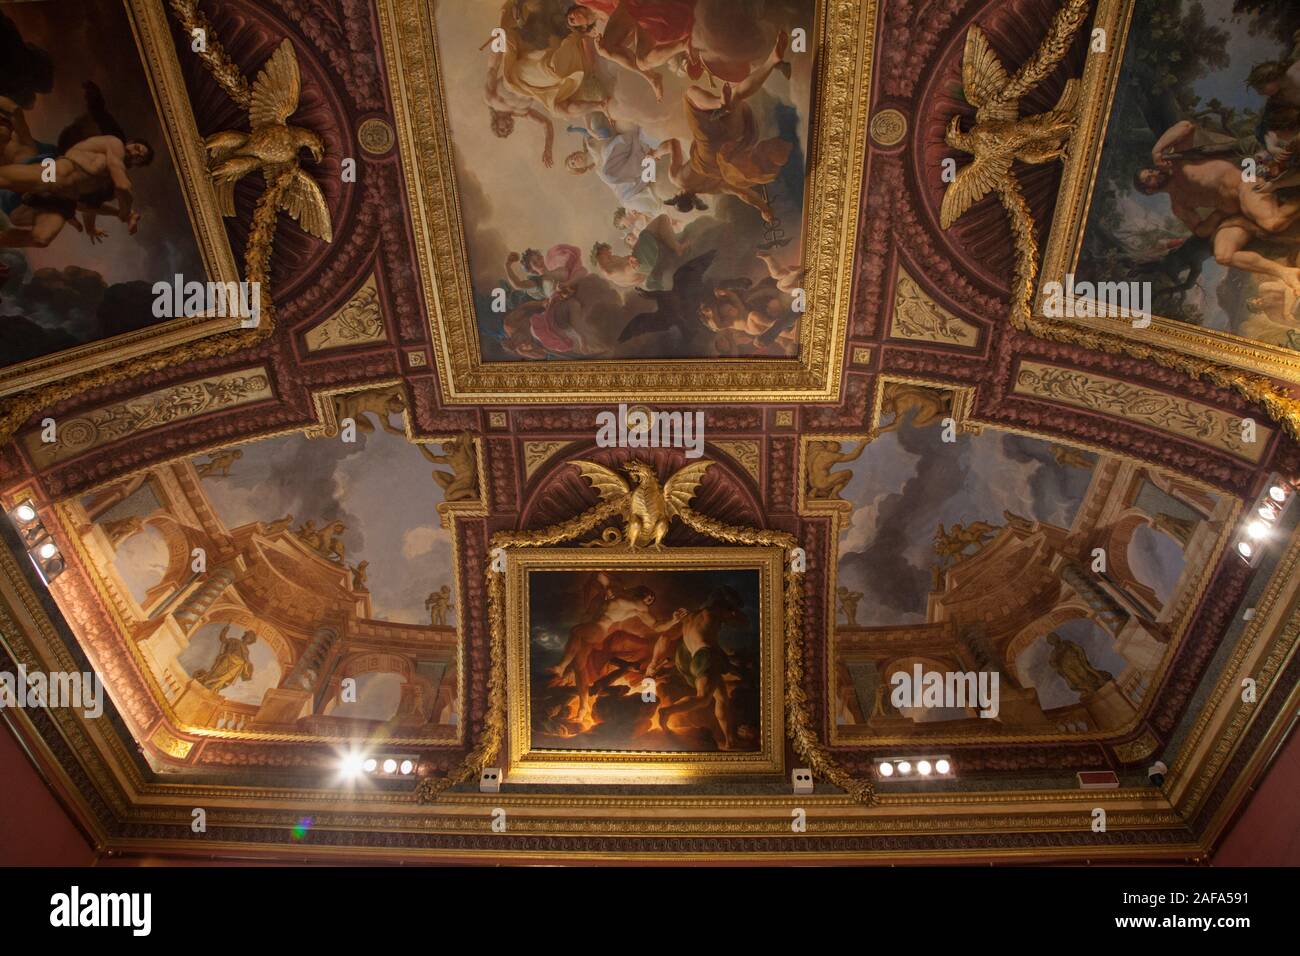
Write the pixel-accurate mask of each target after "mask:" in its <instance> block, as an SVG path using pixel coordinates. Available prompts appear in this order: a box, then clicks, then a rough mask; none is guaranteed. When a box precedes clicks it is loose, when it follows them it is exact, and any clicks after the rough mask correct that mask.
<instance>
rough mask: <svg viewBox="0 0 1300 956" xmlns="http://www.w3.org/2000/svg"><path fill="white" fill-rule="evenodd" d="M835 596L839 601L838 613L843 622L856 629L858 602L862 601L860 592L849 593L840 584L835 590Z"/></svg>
mask: <svg viewBox="0 0 1300 956" xmlns="http://www.w3.org/2000/svg"><path fill="white" fill-rule="evenodd" d="M835 596H836V598H837V599H838V600H839V605H840V613H842V614H843V615H844V620H845V621H846V622H847V623H848V625H849V626H850V627H856V626H857V624H858V602H859V601H860V600H862V592H861V591H850V590H849V589H848V588H846V587H845V586H844V585H842V584H841V585H840V586H839V587H838V588H836V590H835Z"/></svg>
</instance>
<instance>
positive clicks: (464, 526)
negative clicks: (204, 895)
mask: <svg viewBox="0 0 1300 956" xmlns="http://www.w3.org/2000/svg"><path fill="white" fill-rule="evenodd" d="M84 7H85V11H84V16H83V17H82V18H81V19H79V20H77V22H76V26H75V28H67V29H64V28H60V30H59V32H57V33H56V32H55V29H54V26H53V20H52V19H51V18H52V17H53V9H54V4H53V2H49V3H47V2H45V0H35V2H23V3H13V2H4V0H0V44H3V45H4V49H5V50H6V51H8V53H9V55H8V56H7V57H5V58H3V59H4V63H5V65H4V66H0V151H3V152H4V157H3V162H0V211H2V212H3V213H4V217H5V218H4V224H3V228H0V245H2V246H4V247H5V248H4V249H3V250H0V270H2V271H0V299H3V303H2V304H0V307H2V310H3V316H4V318H5V321H4V322H3V323H0V326H2V327H3V328H2V330H0V342H3V343H4V347H3V349H2V350H0V352H2V356H3V359H2V361H0V393H3V397H2V398H0V506H3V510H4V511H5V513H6V515H7V518H6V519H5V520H3V521H0V536H2V537H3V541H4V547H3V548H0V634H2V635H3V640H2V641H0V671H6V672H12V671H14V670H15V669H16V668H18V667H19V666H20V665H21V666H22V667H24V668H26V669H27V670H28V671H36V670H41V671H47V672H64V671H77V672H82V671H85V672H91V671H93V673H95V674H96V675H98V677H99V679H101V680H102V681H103V685H104V687H105V690H106V703H105V708H104V715H103V716H102V717H100V718H92V717H88V716H86V715H85V714H83V713H82V712H81V711H78V710H73V709H69V708H58V707H49V708H32V707H28V708H25V709H21V710H18V709H13V708H8V709H5V710H4V718H5V720H6V722H7V723H8V724H9V725H10V726H11V727H12V728H13V729H14V730H15V731H16V732H17V733H18V735H19V736H20V737H21V738H22V740H23V741H24V743H25V746H26V747H27V749H28V750H29V751H30V752H31V753H32V754H33V758H34V759H35V760H36V761H37V763H38V764H39V765H40V766H41V767H42V768H43V769H44V770H46V771H47V772H48V775H49V776H50V778H51V779H54V780H57V789H58V790H59V792H60V793H61V794H62V795H63V797H64V798H65V799H66V802H67V803H68V805H69V806H70V807H72V808H73V811H74V813H75V815H76V816H77V819H78V821H79V823H80V825H81V826H82V827H84V828H85V829H86V831H87V832H89V833H91V834H93V835H94V837H95V839H96V841H97V842H98V844H99V845H101V846H103V847H106V848H110V849H112V850H114V851H115V852H116V851H121V852H126V853H140V852H148V851H150V850H151V849H152V850H156V851H157V852H167V853H171V854H177V855H181V856H187V855H202V856H204V857H205V858H207V857H211V856H213V855H216V856H222V855H226V854H228V855H231V856H238V855H244V856H255V857H274V856H275V855H276V854H277V853H279V852H281V851H282V850H283V849H284V847H286V846H294V847H295V848H296V849H303V848H305V847H308V846H310V847H312V848H313V849H312V852H318V853H319V854H320V855H321V856H322V857H329V858H331V859H334V858H337V859H340V860H346V859H365V860H375V859H399V858H400V859H412V860H416V859H421V860H430V861H445V860H453V859H459V860H464V859H483V860H492V861H509V860H524V859H527V860H530V861H556V860H559V859H562V858H564V857H565V856H566V855H573V854H586V855H588V857H590V858H596V859H610V860H613V859H637V860H654V861H662V860H668V859H672V858H673V856H674V854H678V855H679V854H681V853H688V854H690V855H691V856H692V857H693V858H698V859H701V860H728V861H736V860H739V861H741V862H743V861H744V860H745V859H746V858H753V855H754V854H759V855H763V856H765V857H768V858H782V855H784V854H788V853H794V852H798V853H799V854H801V857H800V858H801V859H805V860H810V861H811V860H817V861H822V862H831V861H839V862H889V863H893V862H906V861H915V860H921V859H933V858H934V857H935V856H936V855H937V856H939V857H942V858H943V859H946V860H964V861H979V862H985V861H1010V860H1016V859H1025V858H1032V859H1035V860H1053V861H1075V862H1077V861H1080V860H1082V859H1090V860H1094V861H1096V860H1101V859H1106V860H1110V861H1116V862H1133V861H1138V860H1164V861H1189V860H1199V859H1204V858H1205V856H1206V855H1207V854H1209V853H1210V852H1212V851H1213V850H1214V848H1215V847H1216V845H1217V844H1218V842H1219V841H1220V840H1221V838H1222V835H1223V833H1224V830H1225V827H1227V825H1228V823H1229V821H1231V820H1232V818H1233V816H1234V814H1236V813H1237V812H1238V810H1239V808H1240V807H1241V805H1242V801H1243V800H1244V798H1245V796H1246V794H1247V793H1248V791H1249V789H1250V788H1251V787H1252V786H1254V784H1255V783H1256V782H1257V780H1258V779H1259V778H1260V776H1261V775H1262V774H1263V772H1264V771H1265V769H1266V768H1267V766H1268V764H1269V761H1270V759H1271V755H1272V754H1273V753H1274V752H1275V751H1276V749H1277V747H1278V744H1279V742H1280V741H1281V740H1282V739H1284V737H1285V735H1286V733H1287V728H1288V727H1289V724H1290V721H1291V720H1292V719H1293V717H1294V714H1295V712H1296V702H1297V699H1298V697H1300V690H1298V688H1300V672H1298V668H1300V664H1298V663H1297V659H1296V655H1295V653H1294V650H1295V645H1296V641H1297V637H1300V574H1297V573H1296V565H1297V562H1300V535H1297V534H1296V530H1295V529H1296V526H1297V523H1300V508H1297V507H1296V506H1295V499H1296V498H1297V497H1300V486H1298V485H1297V482H1298V481H1300V446H1297V437H1298V436H1300V341H1298V340H1297V339H1296V336H1297V335H1300V331H1297V330H1300V318H1297V313H1296V311H1295V308H1294V306H1295V300H1296V293H1297V292H1300V281H1297V277H1300V271H1297V268H1298V267H1300V263H1297V262H1296V256H1295V254H1294V253H1295V250H1294V249H1293V248H1291V239H1290V234H1291V232H1292V222H1291V220H1292V219H1293V218H1295V216H1296V214H1297V209H1300V207H1297V209H1292V208H1291V207H1292V206H1293V205H1295V203H1296V202H1300V199H1297V198H1296V197H1297V196H1300V186H1297V185H1296V181H1295V180H1296V172H1295V170H1296V168H1297V166H1296V157H1295V156H1294V155H1293V150H1292V143H1293V139H1294V137H1295V135H1296V133H1297V130H1298V129H1300V122H1291V119H1290V118H1289V117H1292V114H1294V113H1295V112H1296V108H1297V106H1300V97H1297V95H1296V94H1297V90H1300V82H1297V81H1296V79H1295V77H1296V75H1297V70H1298V69H1300V67H1298V66H1297V58H1298V56H1300V51H1298V50H1297V49H1296V47H1295V36H1294V34H1295V33H1296V30H1297V28H1300V21H1297V20H1296V15H1295V11H1294V9H1293V8H1292V6H1291V5H1290V4H1288V3H1286V2H1281V0H1277V2H1270V0H1258V2H1246V0H1239V2H1233V3H1230V2H1227V0H1203V2H1198V3H1193V2H1190V0H1160V2H1156V0H1096V2H1095V3H1088V2H1084V0H996V2H995V0H919V2H907V3H905V2H896V0H870V2H857V0H743V2H732V0H728V2H727V3H722V2H718V0H621V2H620V0H583V2H580V3H567V2H560V0H456V2H454V3H452V2H441V0H367V2H362V0H337V2H329V3H321V2H316V0H256V2H254V0H84ZM1174 47H1178V48H1180V49H1185V50H1186V51H1187V52H1188V55H1187V56H1186V57H1184V58H1182V59H1180V60H1179V61H1177V63H1176V65H1173V66H1171V65H1170V58H1169V57H1167V56H1163V55H1158V53H1159V51H1167V50H1169V49H1172V48H1174ZM121 49H129V50H130V51H132V53H133V56H132V57H129V58H126V60H125V62H123V60H122V58H121V57H120V56H118V54H117V53H116V52H113V51H119V50H121ZM1153 51H1154V52H1153ZM135 53H138V54H139V55H138V56H135V55H134V54H135ZM101 96H102V102H100V99H99V97H101ZM110 114H111V115H110ZM1292 118H1293V117H1292ZM110 119H112V120H113V123H114V124H116V125H113V126H111V127H110V126H109V125H108V121H109V120H110ZM78 124H81V125H78ZM86 124H91V125H95V129H93V130H92V129H89V128H88V127H86ZM74 127H75V129H74ZM83 127H86V128H83ZM69 130H71V132H69ZM65 134H66V135H65ZM137 136H138V137H142V138H144V139H147V140H149V143H150V146H151V147H152V154H153V155H152V161H151V162H149V163H141V162H138V161H136V160H130V161H128V159H129V157H130V156H135V155H136V153H130V154H128V153H126V152H125V150H126V148H127V147H126V144H127V141H128V140H131V139H132V138H133V137H137ZM56 140H59V142H57V143H56V142H55V141H56ZM65 140H66V141H65ZM119 149H120V150H122V151H123V152H122V154H121V156H119V155H118V150H119ZM42 151H44V152H42ZM45 153H49V156H45ZM45 158H48V159H50V160H51V161H52V162H51V163H49V164H45V163H43V162H41V160H42V159H45ZM45 169H50V170H52V173H51V175H52V179H51V180H50V181H48V182H46V181H43V180H42V179H41V171H42V170H45ZM1230 174H1231V175H1230ZM1243 177H1244V178H1243ZM1230 179H1231V180H1232V183H1230V182H1229V180H1230ZM1229 185H1231V188H1229ZM6 196H7V197H9V198H8V199H6V198H5V197H6ZM47 232H48V234H47ZM226 282H229V283H231V285H225V284H224V283H226ZM191 284H192V285H191ZM1063 286H1068V287H1069V288H1068V289H1066V290H1064V292H1063V291H1062V289H1063ZM1121 292H1123V294H1124V296H1125V298H1123V301H1122V302H1121V301H1119V300H1120V293H1121ZM1117 303H1118V304H1117ZM250 304H251V305H253V306H254V307H253V308H249V306H250ZM1101 306H1105V308H1102V307H1101ZM1111 306H1115V307H1114V308H1111ZM1144 306H1149V308H1145V307H1144ZM1247 684H1249V687H1250V693H1243V687H1245V686H1246V685H1247ZM922 760H924V761H925V766H926V767H933V769H934V770H935V772H933V773H930V772H926V773H925V774H922V773H921V772H920V770H919V767H920V763H919V762H920V761H922ZM940 761H942V768H943V769H942V770H940V769H939V767H940ZM904 762H906V764H907V766H908V767H909V772H904V771H903V770H902V767H903V766H904ZM913 763H916V764H917V768H918V769H917V770H916V771H911V765H912V764H913ZM390 764H391V766H390ZM1157 765H1161V766H1164V767H1165V771H1164V772H1163V773H1160V774H1157V776H1159V778H1160V779H1159V780H1158V781H1157V780H1156V779H1155V777H1154V776H1152V775H1151V768H1153V767H1155V766H1157ZM886 767H887V768H888V769H885V768H886ZM1080 774H1099V775H1102V776H1103V777H1104V778H1105V779H1106V780H1107V781H1109V783H1108V784H1107V786H1109V787H1110V789H1108V790H1106V791H1104V799H1105V800H1106V801H1108V803H1107V805H1108V806H1110V807H1111V808H1112V820H1117V821H1119V822H1118V824H1117V825H1114V826H1111V827H1110V828H1109V829H1108V830H1107V831H1106V832H1096V831H1094V830H1093V829H1092V828H1091V827H1090V826H1089V821H1088V813H1089V811H1090V809H1091V808H1092V807H1094V806H1096V805H1097V801H1098V800H1099V799H1103V797H1099V796H1098V793H1099V791H1094V790H1089V789H1084V782H1085V781H1086V780H1087V779H1090V778H1087V777H1081V776H1080ZM805 778H807V779H809V780H810V781H811V782H810V783H807V785H806V786H805ZM809 788H811V789H809ZM796 793H797V794H798V799H799V800H800V801H801V803H800V804H799V806H806V807H807V808H809V813H810V815H813V816H815V817H816V819H817V821H818V824H817V826H815V827H812V828H810V829H809V831H808V832H796V831H792V830H791V826H790V807H791V806H792V804H791V799H792V795H793V794H796ZM195 794H198V795H202V798H203V799H204V800H205V801H206V804H205V805H206V806H207V807H208V808H209V809H208V829H207V831H206V834H203V835H199V834H196V833H194V832H193V831H192V830H191V828H190V817H189V812H190V811H189V806H190V802H192V799H191V797H192V796H193V795H195ZM495 807H503V808H505V810H506V811H507V812H509V813H510V814H512V819H517V820H519V821H520V822H518V823H512V826H511V829H510V831H509V832H508V833H494V832H492V830H491V828H490V825H489V814H490V812H491V811H492V810H493V808H495ZM305 817H310V818H311V819H312V820H314V821H315V822H316V830H313V831H312V832H310V833H307V834H305V835H304V834H302V833H298V832H296V831H295V830H294V827H295V826H298V825H299V823H300V821H301V820H302V819H303V818H305ZM793 841H800V842H799V843H798V845H797V849H796V845H795V843H794V842H793Z"/></svg>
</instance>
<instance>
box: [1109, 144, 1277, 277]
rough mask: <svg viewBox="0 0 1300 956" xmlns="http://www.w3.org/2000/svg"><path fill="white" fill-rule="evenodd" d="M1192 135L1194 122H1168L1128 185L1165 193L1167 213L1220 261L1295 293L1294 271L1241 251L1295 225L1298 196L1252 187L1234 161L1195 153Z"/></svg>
mask: <svg viewBox="0 0 1300 956" xmlns="http://www.w3.org/2000/svg"><path fill="white" fill-rule="evenodd" d="M1196 138H1197V128H1196V125H1195V124H1194V123H1192V122H1190V121H1188V120H1183V121H1182V122H1180V123H1176V124H1174V125H1173V126H1171V127H1170V128H1169V129H1168V130H1167V131H1166V132H1165V134H1164V135H1163V136H1161V137H1160V139H1159V140H1158V141H1157V142H1156V145H1155V146H1154V147H1153V148H1152V150H1151V158H1152V162H1153V165H1152V166H1148V167H1146V168H1144V169H1140V170H1138V172H1137V175H1136V176H1134V179H1133V185H1134V187H1135V188H1136V189H1137V190H1138V191H1139V192H1141V193H1143V194H1144V195H1147V196H1153V195H1155V194H1156V193H1160V192H1164V193H1168V194H1169V202H1170V207H1171V209H1172V211H1173V214H1174V215H1175V216H1177V217H1178V219H1179V220H1180V221H1181V222H1182V223H1183V224H1184V225H1185V226H1187V228H1188V229H1190V230H1191V231H1192V233H1193V234H1194V235H1197V236H1200V237H1201V238H1204V239H1211V240H1212V241H1213V248H1214V259H1215V261H1216V262H1218V263H1219V264H1220V265H1223V266H1229V267H1231V268H1234V269H1242V270H1244V271H1246V272H1253V273H1255V274H1257V275H1264V276H1269V277H1271V278H1275V279H1279V280H1281V281H1282V282H1284V283H1286V285H1287V286H1288V287H1289V288H1291V289H1293V290H1295V291H1296V292H1300V269H1295V268H1291V267H1288V266H1284V265H1281V264H1280V263H1276V262H1273V261H1272V260H1270V259H1266V258H1265V257H1264V256H1261V255H1259V254H1258V253H1256V252H1247V251H1246V246H1247V245H1248V244H1249V243H1250V242H1251V240H1252V239H1256V238H1260V237H1269V236H1277V235H1279V234H1281V233H1284V232H1286V231H1287V230H1289V229H1290V228H1291V227H1292V226H1293V225H1295V223H1296V221H1297V219H1300V200H1289V201H1287V202H1281V201H1279V200H1278V198H1277V197H1276V195H1274V194H1272V193H1264V192H1260V191H1258V190H1256V189H1255V188H1254V186H1253V185H1252V184H1250V183H1247V182H1246V181H1245V180H1244V179H1243V177H1242V170H1241V167H1240V166H1239V165H1237V164H1235V163H1233V162H1231V161H1230V160H1227V159H1224V158H1222V157H1220V156H1213V155H1206V154H1205V153H1203V152H1198V151H1196V142H1195V140H1196ZM1178 153H1183V154H1184V155H1182V156H1178V155H1177V154H1178Z"/></svg>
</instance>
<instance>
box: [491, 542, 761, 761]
mask: <svg viewBox="0 0 1300 956" xmlns="http://www.w3.org/2000/svg"><path fill="white" fill-rule="evenodd" d="M779 561H780V554H779V553H778V552H776V551H774V550H745V549H733V548H721V549H703V548H700V549H678V550H672V549H665V550H663V551H661V552H655V553H652V554H651V555H650V556H648V557H641V556H638V555H637V554H636V553H634V552H624V553H614V552H605V553H601V552H592V551H590V550H584V549H576V550H564V549H555V550H551V549H538V550H537V551H535V552H534V551H520V552H519V553H518V554H516V553H513V552H512V553H510V555H509V557H508V558H507V569H508V573H509V574H510V576H511V580H510V583H509V585H508V588H509V593H510V596H509V598H508V600H507V610H506V616H507V618H508V620H509V621H510V624H509V635H508V639H509V642H510V648H509V653H508V655H507V660H508V672H509V676H508V680H509V682H510V684H511V686H512V687H517V688H518V693H517V695H514V694H512V697H511V700H512V701H518V702H519V704H518V709H517V710H516V711H515V712H514V713H513V716H512V726H513V729H512V734H513V735H514V736H513V737H512V742H511V765H510V766H511V769H510V771H509V772H510V774H511V776H515V775H516V774H518V775H522V776H524V777H532V778H534V779H536V778H538V777H541V776H545V778H546V779H550V780H558V779H561V778H563V779H596V778H600V779H607V780H608V779H614V778H618V779H628V780H642V781H648V780H653V779H657V780H662V779H664V778H671V777H677V776H687V775H690V774H694V773H699V772H703V771H706V770H707V771H708V772H714V773H717V772H738V771H748V772H754V771H755V770H756V769H758V768H768V769H770V768H771V767H773V766H775V765H776V764H775V762H776V761H779V754H778V753H777V751H778V748H779V740H780V733H781V729H780V720H779V718H778V716H777V714H778V712H779V709H780V707H779V703H778V696H777V687H778V684H779V678H778V676H777V673H776V670H775V669H774V668H775V667H776V665H775V663H774V662H775V661H776V660H777V659H778V657H779V646H780V645H779V641H780V640H781V632H782V628H783V623H782V620H781V606H782V596H781V593H780V587H781V583H780V581H781V579H780V575H779V569H780V564H779ZM514 706H516V705H514V704H513V703H512V707H514Z"/></svg>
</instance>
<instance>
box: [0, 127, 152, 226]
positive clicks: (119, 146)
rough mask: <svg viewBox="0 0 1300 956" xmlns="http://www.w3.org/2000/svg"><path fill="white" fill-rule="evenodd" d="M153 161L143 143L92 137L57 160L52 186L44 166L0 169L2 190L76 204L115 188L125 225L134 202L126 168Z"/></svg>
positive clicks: (18, 164) (29, 164) (25, 164)
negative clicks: (38, 194) (54, 198)
mask: <svg viewBox="0 0 1300 956" xmlns="http://www.w3.org/2000/svg"><path fill="white" fill-rule="evenodd" d="M152 159H153V149H152V148H151V147H150V146H149V144H148V143H146V142H144V141H143V140H131V141H130V142H126V143H124V142H123V141H122V140H120V139H118V138H117V137H116V136H92V137H90V138H89V139H83V140H82V141H81V142H79V143H77V144H76V145H75V146H73V147H72V148H71V149H69V150H68V151H67V152H65V153H64V154H63V155H62V156H59V157H57V158H56V159H55V160H54V178H53V181H52V182H46V180H45V176H44V173H45V164H44V163H10V164H8V165H5V166H0V189H11V190H13V191H14V192H17V193H46V194H48V195H51V196H55V197H58V198H60V199H68V200H74V201H76V200H80V199H82V198H83V197H85V196H89V195H90V194H92V193H96V192H99V191H101V190H103V189H104V188H105V187H108V186H112V188H113V189H114V191H115V192H116V194H117V201H118V204H117V214H118V217H119V218H120V219H121V220H122V221H123V222H126V221H127V220H128V219H129V218H130V215H131V204H132V202H133V199H134V196H133V194H132V189H131V180H130V178H129V177H128V176H127V174H126V171H127V168H128V167H132V166H145V165H147V164H148V163H149V162H150V161H151V160H152Z"/></svg>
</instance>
